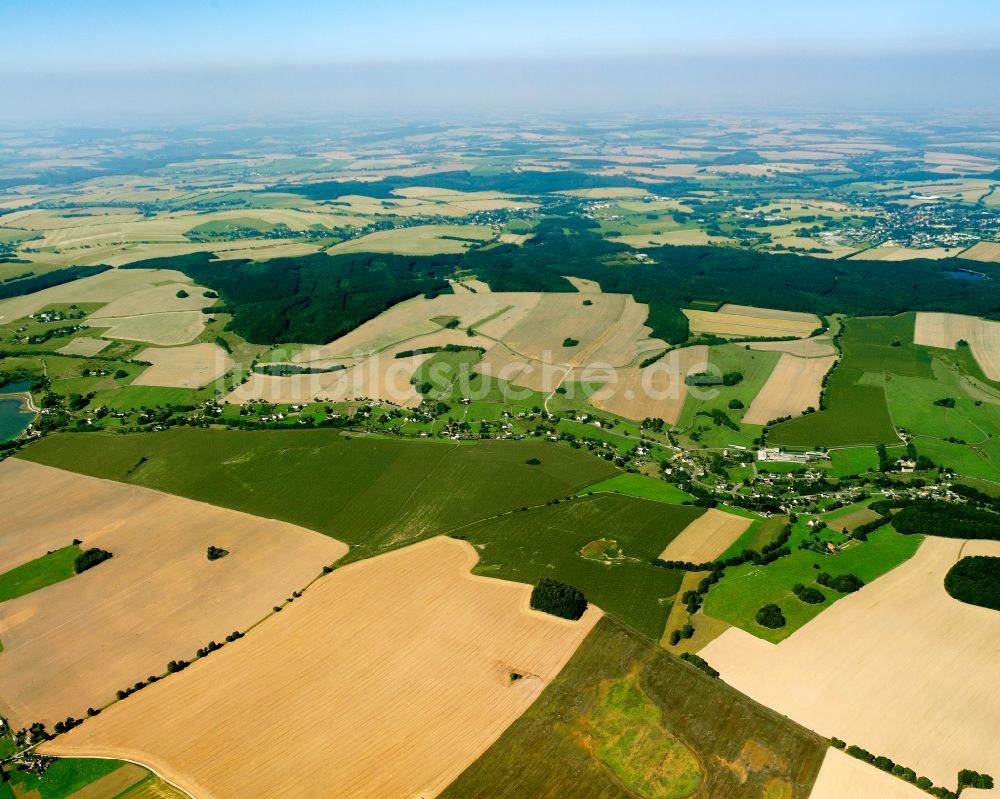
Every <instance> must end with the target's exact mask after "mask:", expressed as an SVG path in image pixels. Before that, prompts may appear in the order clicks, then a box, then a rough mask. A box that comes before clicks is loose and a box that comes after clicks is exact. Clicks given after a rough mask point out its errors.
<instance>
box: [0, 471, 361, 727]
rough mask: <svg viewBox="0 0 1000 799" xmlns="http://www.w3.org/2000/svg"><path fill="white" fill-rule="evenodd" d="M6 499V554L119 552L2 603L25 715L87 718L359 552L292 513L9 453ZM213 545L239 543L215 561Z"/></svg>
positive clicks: (9, 678) (3, 482)
mask: <svg viewBox="0 0 1000 799" xmlns="http://www.w3.org/2000/svg"><path fill="white" fill-rule="evenodd" d="M0 498H2V500H3V507H4V511H5V512H4V516H3V519H2V520H0V542H2V543H0V552H2V553H3V554H4V555H8V556H9V555H13V556H14V557H13V559H12V560H10V561H5V562H7V563H11V564H12V565H16V564H17V563H23V562H25V561H26V560H30V559H33V558H35V557H39V556H41V555H42V554H44V553H45V551H47V550H48V549H52V548H55V547H62V546H67V545H68V544H69V543H70V541H71V540H72V539H73V537H76V538H79V539H81V540H82V541H83V543H82V545H81V546H82V547H83V548H88V547H100V548H102V549H105V550H108V551H109V552H111V553H113V555H114V557H112V558H111V559H110V560H108V561H106V562H104V563H101V564H100V565H98V566H96V567H95V568H93V569H91V570H89V571H86V572H84V573H83V574H80V575H76V576H74V577H72V578H70V579H68V580H64V581H63V582H60V583H56V584H54V585H50V586H48V587H46V588H44V589H41V590H39V591H36V592H34V593H31V594H27V595H25V596H22V597H19V598H17V599H12V600H9V601H7V602H3V603H0V641H2V642H3V653H2V655H0V684H2V685H3V686H4V688H3V692H2V694H0V710H2V712H3V715H5V716H7V717H8V718H10V720H11V722H12V723H13V724H14V726H22V725H25V724H30V723H31V722H33V721H38V720H41V721H45V722H48V723H49V724H51V723H52V722H54V721H57V720H60V719H64V718H66V716H68V715H73V716H75V717H77V718H80V717H83V716H84V714H85V711H86V710H87V708H88V707H91V706H92V707H100V706H101V705H103V704H105V703H107V702H108V701H110V700H112V699H113V698H114V695H115V691H117V690H119V689H122V688H126V687H128V686H131V685H133V684H134V683H135V682H137V681H138V680H145V679H146V678H147V677H148V676H149V675H151V674H162V673H163V672H164V671H165V668H166V664H167V662H168V661H170V660H176V659H180V658H190V657H192V656H193V655H194V652H195V650H197V649H198V648H199V647H201V646H204V645H205V644H207V643H208V642H209V641H211V640H213V639H214V640H216V641H221V640H223V639H224V638H225V636H226V635H228V634H229V633H230V632H232V631H233V630H242V629H246V628H247V627H248V626H249V625H251V624H253V623H254V622H255V621H257V620H259V619H260V618H262V617H263V616H265V615H266V614H267V613H268V612H269V610H270V608H271V607H272V606H274V605H275V604H278V603H279V602H281V601H283V600H284V598H285V597H287V596H289V595H290V594H291V592H292V591H295V590H299V589H300V588H302V587H303V586H304V585H305V584H306V583H308V582H309V581H310V580H311V579H313V578H314V577H316V575H317V574H318V573H319V572H320V570H321V569H322V567H323V566H324V565H326V564H329V563H332V562H333V561H335V560H337V559H338V558H339V557H341V556H342V555H343V554H344V553H345V552H346V551H347V547H346V546H344V544H342V543H340V542H339V541H335V540H334V539H331V538H328V537H327V536H324V535H320V534H319V533H314V532H312V531H310V530H306V529H303V528H301V527H296V526H294V525H291V524H286V523H284V522H278V521H274V520H270V519H261V518H257V517H254V516H249V515H247V514H243V513H238V512H236V511H231V510H225V509H222V508H216V507H213V506H211V505H206V504H203V503H200V502H194V501H192V500H188V499H182V498H180V497H175V496H171V495H169V494H163V493H160V492H158V491H152V490H150V489H147V488H140V487H138V486H131V485H125V484H122V483H115V482H111V481H109V480H98V479H96V478H93V477H84V476H82V475H78V474H74V473H72V472H65V471H62V470H59V469H53V468H50V467H47V466H40V465H38V464H34V463H29V462H27V461H21V460H17V459H14V458H11V459H8V460H6V461H4V463H3V464H0ZM209 546H219V547H222V548H223V549H227V550H229V552H230V554H229V555H227V556H226V557H224V558H222V559H220V560H216V561H209V560H208V559H207V557H206V554H205V553H206V549H207V547H209Z"/></svg>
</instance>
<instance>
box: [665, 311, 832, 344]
mask: <svg viewBox="0 0 1000 799" xmlns="http://www.w3.org/2000/svg"><path fill="white" fill-rule="evenodd" d="M684 315H685V316H686V317H687V318H688V321H689V322H690V325H691V331H692V332H693V333H712V334H714V335H717V336H732V337H739V338H750V337H753V336H760V337H761V338H778V337H782V336H797V337H798V338H805V337H807V336H808V335H809V334H810V333H812V332H813V331H814V330H816V328H818V327H819V326H820V321H819V318H818V317H817V316H815V315H814V314H803V313H797V312H794V311H777V310H774V309H771V308H751V307H749V306H744V305H724V306H722V308H720V309H719V310H718V311H695V310H691V309H688V308H685V309H684Z"/></svg>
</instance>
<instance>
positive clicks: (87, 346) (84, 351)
mask: <svg viewBox="0 0 1000 799" xmlns="http://www.w3.org/2000/svg"><path fill="white" fill-rule="evenodd" d="M110 343H111V342H110V341H105V340H104V339H100V338H91V337H90V336H77V337H76V338H75V339H73V340H72V341H70V342H69V343H68V344H67V345H66V346H65V347H60V348H59V350H58V352H62V353H64V354H66V355H88V356H89V355H97V353H99V352H100V351H101V350H103V349H104V348H105V347H107V346H108V345H109V344H110Z"/></svg>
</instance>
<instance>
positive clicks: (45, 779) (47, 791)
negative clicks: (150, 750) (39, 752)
mask: <svg viewBox="0 0 1000 799" xmlns="http://www.w3.org/2000/svg"><path fill="white" fill-rule="evenodd" d="M123 765H124V763H122V761H120V760H92V759H82V758H73V757H70V758H59V759H57V760H56V761H54V762H53V763H52V765H51V766H49V767H48V768H47V769H46V770H45V773H44V774H43V775H42V776H41V777H36V776H35V775H34V774H29V773H27V772H23V771H18V770H16V769H15V770H13V771H12V772H11V774H10V781H11V785H12V786H13V787H14V788H15V789H16V792H17V795H18V796H25V795H26V794H28V793H29V792H30V791H38V796H39V797H41V799H66V797H68V796H70V795H72V794H74V793H75V792H76V791H79V790H80V789H81V788H84V787H86V786H87V785H90V783H92V782H94V781H95V780H99V779H100V778H101V777H103V776H105V775H107V774H110V773H111V772H112V771H115V770H116V769H118V768H120V767H121V766H123Z"/></svg>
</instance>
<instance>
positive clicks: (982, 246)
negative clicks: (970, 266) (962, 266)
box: [958, 241, 1000, 263]
mask: <svg viewBox="0 0 1000 799" xmlns="http://www.w3.org/2000/svg"><path fill="white" fill-rule="evenodd" d="M958 257H959V258H968V259H969V260H971V261H983V262H985V263H1000V242H998V241H981V242H979V243H978V244H976V245H974V246H972V247H969V249H967V250H966V251H965V252H963V253H962V254H961V255H959V256H958Z"/></svg>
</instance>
